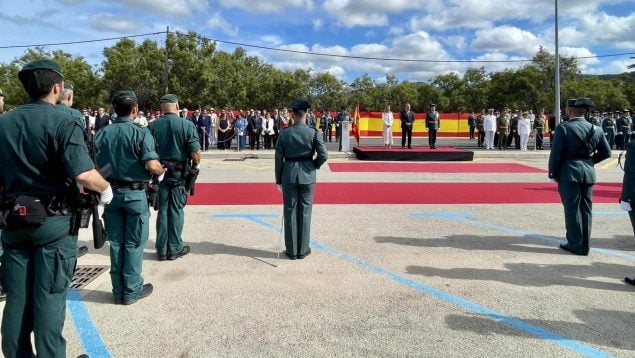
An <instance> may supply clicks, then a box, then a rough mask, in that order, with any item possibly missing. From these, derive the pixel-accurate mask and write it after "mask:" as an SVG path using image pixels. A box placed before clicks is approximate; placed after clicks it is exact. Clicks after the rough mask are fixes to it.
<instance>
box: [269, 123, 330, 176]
mask: <svg viewBox="0 0 635 358" xmlns="http://www.w3.org/2000/svg"><path fill="white" fill-rule="evenodd" d="M314 154H317V157H315V158H314V159H312V160H306V161H300V162H291V161H286V159H287V158H307V159H308V158H313V157H314ZM275 158H276V160H275V162H276V164H275V168H276V169H275V170H276V184H304V185H306V184H313V183H315V170H316V169H320V167H321V166H322V164H324V163H325V162H326V160H327V158H328V153H327V151H326V146H325V145H324V143H323V142H322V139H321V136H319V135H318V134H317V131H316V130H315V129H314V128H311V127H309V126H307V125H306V124H305V123H296V124H294V125H292V126H291V127H289V128H287V129H285V130H283V131H281V132H280V136H279V137H278V141H277V142H276V155H275Z"/></svg>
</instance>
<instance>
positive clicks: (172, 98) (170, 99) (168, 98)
mask: <svg viewBox="0 0 635 358" xmlns="http://www.w3.org/2000/svg"><path fill="white" fill-rule="evenodd" d="M159 103H179V97H177V96H176V95H175V94H171V93H168V94H166V95H163V97H161V99H160V100H159Z"/></svg>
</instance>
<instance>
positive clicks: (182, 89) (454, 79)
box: [0, 32, 635, 112]
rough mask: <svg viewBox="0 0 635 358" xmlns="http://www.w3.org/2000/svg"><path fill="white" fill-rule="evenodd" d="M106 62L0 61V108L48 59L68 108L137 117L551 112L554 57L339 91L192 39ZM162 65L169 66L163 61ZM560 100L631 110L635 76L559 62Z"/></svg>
mask: <svg viewBox="0 0 635 358" xmlns="http://www.w3.org/2000/svg"><path fill="white" fill-rule="evenodd" d="M103 54H104V61H103V62H102V64H101V66H100V68H98V69H94V68H93V67H91V66H90V65H89V64H88V63H87V62H86V61H85V60H84V59H83V58H82V57H76V56H73V55H71V54H68V53H65V52H63V51H60V50H55V51H52V52H50V51H47V50H45V49H43V48H33V49H29V50H27V51H26V52H25V53H24V55H22V56H21V57H19V58H16V59H15V60H14V61H12V62H11V63H7V64H4V63H0V88H2V90H3V91H4V93H5V94H6V97H5V107H6V108H7V109H10V108H12V107H14V106H16V105H19V104H21V103H24V101H25V99H26V94H25V93H24V91H23V89H22V86H21V84H20V83H19V81H18V78H17V73H18V71H19V69H20V68H21V67H22V66H23V65H24V64H26V63H27V62H30V61H33V60H36V59H43V58H47V59H53V60H55V61H57V62H58V63H59V64H60V65H61V66H62V69H63V70H64V73H65V76H66V79H67V80H68V81H71V82H73V85H74V88H75V107H77V108H95V107H98V106H106V107H107V106H108V105H109V103H110V96H111V95H112V94H113V93H114V92H115V91H118V90H121V89H131V90H133V91H135V93H136V94H137V97H138V98H139V105H140V107H141V109H151V108H157V107H158V99H159V98H160V97H161V96H162V95H163V94H165V93H166V92H170V93H176V94H177V95H178V96H179V98H180V104H181V107H187V108H190V109H195V108H208V107H215V108H228V109H236V110H239V109H243V110H244V109H250V108H253V109H268V110H269V109H273V108H282V107H288V106H289V105H290V103H291V102H292V101H293V100H294V99H296V98H307V99H309V100H310V101H311V102H312V103H313V107H314V108H317V109H318V110H323V109H328V110H337V109H338V108H339V107H340V106H341V105H348V107H349V108H353V107H354V106H355V104H356V103H357V102H358V101H359V103H360V107H361V109H362V110H369V111H381V110H382V109H383V108H384V107H385V106H386V105H390V106H391V107H392V110H393V111H398V110H401V109H402V108H403V106H404V104H405V103H406V102H408V103H410V104H411V105H412V108H413V110H415V111H425V110H427V109H428V105H429V104H430V103H431V102H434V103H436V104H437V108H439V110H441V111H444V112H471V111H476V112H479V111H481V110H482V109H485V108H489V107H494V108H503V107H510V108H513V109H533V110H534V111H536V110H538V109H540V108H545V109H546V110H547V111H550V110H552V108H553V102H554V97H555V92H554V87H555V86H554V71H555V63H554V55H552V54H550V53H548V52H547V51H546V50H545V49H544V48H540V50H539V51H538V52H537V53H536V55H535V56H534V57H533V59H532V62H531V63H530V64H527V65H525V66H522V67H520V68H518V69H515V70H511V69H510V70H505V71H501V72H496V73H487V72H486V71H485V69H484V68H482V67H481V68H468V69H467V70H466V71H465V73H464V74H463V75H462V76H459V75H458V74H456V73H448V74H441V75H439V76H437V77H435V78H433V79H432V80H431V81H429V82H408V81H403V82H400V81H399V80H398V79H397V77H396V76H395V75H393V74H387V75H386V77H385V80H383V79H382V80H375V79H373V78H372V77H370V76H369V75H368V74H364V75H361V76H359V77H358V78H355V79H354V80H353V81H352V82H351V83H350V84H347V83H344V82H343V81H341V80H339V79H337V78H336V77H335V76H333V75H332V74H329V73H314V72H312V71H311V69H308V68H307V69H298V70H295V71H283V70H280V69H277V68H276V67H274V66H273V65H271V64H267V63H264V62H263V61H262V60H261V59H260V58H259V57H255V56H249V55H248V54H247V52H246V51H245V50H244V49H242V48H237V49H236V50H234V51H233V52H226V51H219V50H218V49H217V47H216V44H215V43H214V42H213V41H210V40H209V39H206V38H204V37H201V36H199V35H198V34H196V33H194V32H189V33H186V34H180V33H170V34H169V36H168V37H167V38H166V40H165V42H160V43H157V42H156V41H153V40H145V41H143V42H140V43H137V42H135V41H133V40H131V39H122V40H120V41H119V42H117V43H116V44H114V45H113V46H111V47H107V48H105V49H104V51H103ZM168 59H169V62H168ZM560 61H561V98H562V100H563V102H564V100H565V99H567V98H572V97H580V96H587V97H590V98H592V99H593V100H594V101H595V103H596V104H597V105H598V107H599V108H601V109H617V108H627V107H629V108H630V107H632V106H634V105H635V103H633V101H635V75H634V73H632V72H631V73H624V74H621V75H605V76H590V75H581V74H580V73H579V72H580V71H579V69H578V65H577V61H576V60H575V59H573V58H567V57H561V59H560Z"/></svg>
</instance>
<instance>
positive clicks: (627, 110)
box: [623, 108, 631, 113]
mask: <svg viewBox="0 0 635 358" xmlns="http://www.w3.org/2000/svg"><path fill="white" fill-rule="evenodd" d="M623 112H624V113H631V111H630V110H629V109H628V108H627V109H625V110H624V111H623Z"/></svg>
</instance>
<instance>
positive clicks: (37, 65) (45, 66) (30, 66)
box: [20, 60, 64, 78]
mask: <svg viewBox="0 0 635 358" xmlns="http://www.w3.org/2000/svg"><path fill="white" fill-rule="evenodd" d="M34 70H49V71H53V72H55V73H57V74H58V75H60V76H62V78H64V74H63V73H62V68H61V67H60V65H58V64H57V63H55V62H53V61H51V60H37V61H33V62H29V63H27V64H26V65H25V66H24V67H22V69H21V70H20V73H24V72H28V71H34Z"/></svg>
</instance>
